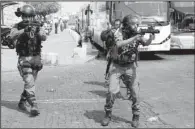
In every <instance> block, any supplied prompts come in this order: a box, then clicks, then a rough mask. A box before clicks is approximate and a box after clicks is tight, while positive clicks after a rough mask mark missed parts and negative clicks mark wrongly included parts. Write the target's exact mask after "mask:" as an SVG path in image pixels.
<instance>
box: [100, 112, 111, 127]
mask: <svg viewBox="0 0 195 129" xmlns="http://www.w3.org/2000/svg"><path fill="white" fill-rule="evenodd" d="M111 115H112V112H111V111H106V115H105V117H104V119H103V120H102V126H108V124H109V122H110V121H111Z"/></svg>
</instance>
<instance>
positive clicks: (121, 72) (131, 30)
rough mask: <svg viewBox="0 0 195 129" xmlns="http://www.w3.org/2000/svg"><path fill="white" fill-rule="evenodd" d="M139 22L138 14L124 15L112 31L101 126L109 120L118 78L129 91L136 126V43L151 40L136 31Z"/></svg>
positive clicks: (118, 81)
mask: <svg viewBox="0 0 195 129" xmlns="http://www.w3.org/2000/svg"><path fill="white" fill-rule="evenodd" d="M139 23H140V18H139V17H138V16H133V15H128V16H125V17H124V19H123V21H122V25H123V27H121V28H120V29H119V30H118V31H117V32H115V33H114V36H115V37H114V42H115V44H114V45H113V46H112V48H111V49H110V57H111V59H112V63H111V67H110V70H109V89H108V94H107V98H106V104H105V106H104V109H105V112H106V114H105V117H104V119H103V121H102V125H103V126H107V125H108V124H109V122H110V120H111V113H112V107H113V104H114V101H115V99H116V96H117V95H118V93H120V80H122V81H123V83H124V84H125V86H126V88H127V89H128V91H129V92H130V97H129V100H132V107H131V108H132V114H133V118H132V127H138V125H139V116H140V107H139V97H138V91H139V89H138V85H139V83H138V80H137V76H138V75H137V73H136V68H137V63H136V62H137V59H138V45H139V44H142V45H143V46H146V45H149V44H150V43H151V41H152V40H153V38H154V37H153V35H152V34H150V37H149V39H145V38H144V37H143V36H142V35H140V34H138V33H136V32H137V27H138V25H139Z"/></svg>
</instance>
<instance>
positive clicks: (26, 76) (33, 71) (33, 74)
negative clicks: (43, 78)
mask: <svg viewBox="0 0 195 129" xmlns="http://www.w3.org/2000/svg"><path fill="white" fill-rule="evenodd" d="M42 67H43V65H42V62H41V56H40V55H38V56H20V57H19V58H18V70H19V73H20V75H21V77H22V78H23V81H24V90H26V91H27V92H28V93H29V94H30V95H33V96H35V81H36V79H37V74H38V72H39V71H40V70H41V69H42Z"/></svg>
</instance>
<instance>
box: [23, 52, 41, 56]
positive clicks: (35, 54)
mask: <svg viewBox="0 0 195 129" xmlns="http://www.w3.org/2000/svg"><path fill="white" fill-rule="evenodd" d="M38 55H40V53H34V54H19V56H38Z"/></svg>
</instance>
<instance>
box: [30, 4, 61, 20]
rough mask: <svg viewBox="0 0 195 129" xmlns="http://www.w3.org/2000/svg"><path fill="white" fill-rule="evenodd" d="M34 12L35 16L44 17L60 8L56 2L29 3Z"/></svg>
mask: <svg viewBox="0 0 195 129" xmlns="http://www.w3.org/2000/svg"><path fill="white" fill-rule="evenodd" d="M28 4H31V5H32V6H33V7H34V8H35V10H36V14H37V15H39V16H43V17H45V16H46V15H49V14H52V13H57V12H58V11H59V10H60V8H61V6H60V4H59V3H58V2H29V3H28Z"/></svg>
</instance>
